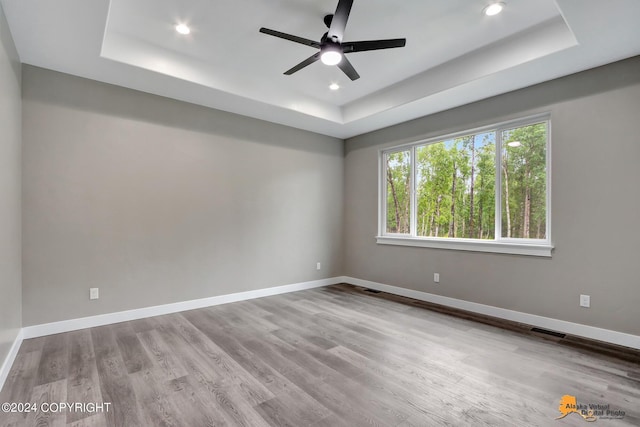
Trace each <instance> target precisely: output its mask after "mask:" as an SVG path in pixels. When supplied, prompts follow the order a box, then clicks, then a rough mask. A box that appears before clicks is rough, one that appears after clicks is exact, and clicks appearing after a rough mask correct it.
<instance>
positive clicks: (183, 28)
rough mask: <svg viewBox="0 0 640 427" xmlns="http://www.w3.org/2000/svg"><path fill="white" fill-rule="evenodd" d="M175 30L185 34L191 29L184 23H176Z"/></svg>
mask: <svg viewBox="0 0 640 427" xmlns="http://www.w3.org/2000/svg"><path fill="white" fill-rule="evenodd" d="M176 31H177V32H179V33H180V34H182V35H185V36H186V35H187V34H189V33H190V32H191V29H190V28H189V27H187V26H186V25H185V24H178V25H176Z"/></svg>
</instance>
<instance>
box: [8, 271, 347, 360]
mask: <svg viewBox="0 0 640 427" xmlns="http://www.w3.org/2000/svg"><path fill="white" fill-rule="evenodd" d="M341 281H342V277H333V278H329V279H321V280H314V281H310V282H302V283H294V284H291V285H284V286H276V287H272V288H265V289H258V290H255V291H246V292H238V293H234V294H227V295H220V296H216V297H209V298H201V299H196V300H190V301H181V302H176V303H172V304H164V305H157V306H153V307H144V308H138V309H135V310H127V311H118V312H115V313H108V314H100V315H97V316H90V317H82V318H79V319H71V320H62V321H60V322H52V323H45V324H41V325H34V326H26V327H24V328H22V336H23V338H24V339H28V338H37V337H42V336H46V335H53V334H59V333H62V332H70V331H77V330H78V329H85V328H93V327H95V326H102V325H110V324H113V323H119V322H126V321H129V320H136V319H142V318H145V317H152V316H161V315H163V314H171V313H177V312H180V311H186V310H194V309H196V308H204V307H211V306H214V305H220V304H227V303H230V302H237V301H245V300H250V299H254V298H261V297H267V296H271V295H278V294H284V293H288V292H295V291H302V290H305V289H312V288H319V287H322V286H328V285H334V284H336V283H340V282H341ZM9 366H11V365H9Z"/></svg>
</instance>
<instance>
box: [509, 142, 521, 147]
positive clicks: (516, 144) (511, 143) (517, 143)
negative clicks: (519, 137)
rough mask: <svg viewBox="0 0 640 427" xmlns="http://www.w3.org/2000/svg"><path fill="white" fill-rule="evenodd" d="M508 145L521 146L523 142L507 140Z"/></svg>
mask: <svg viewBox="0 0 640 427" xmlns="http://www.w3.org/2000/svg"><path fill="white" fill-rule="evenodd" d="M507 145H508V146H509V147H520V146H521V145H522V143H520V141H511V142H507Z"/></svg>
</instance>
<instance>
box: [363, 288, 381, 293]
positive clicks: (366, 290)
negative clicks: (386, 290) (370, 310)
mask: <svg viewBox="0 0 640 427" xmlns="http://www.w3.org/2000/svg"><path fill="white" fill-rule="evenodd" d="M364 291H365V292H371V293H372V294H379V293H380V291H376V290H375V289H369V288H367V289H365V290H364Z"/></svg>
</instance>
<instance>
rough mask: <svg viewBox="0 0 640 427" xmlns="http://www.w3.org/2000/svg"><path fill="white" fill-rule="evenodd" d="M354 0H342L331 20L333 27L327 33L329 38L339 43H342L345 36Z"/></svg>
mask: <svg viewBox="0 0 640 427" xmlns="http://www.w3.org/2000/svg"><path fill="white" fill-rule="evenodd" d="M352 5H353V0H340V1H339V2H338V7H337V8H336V13H334V14H333V19H332V20H331V27H329V32H328V33H327V38H328V39H329V40H332V41H334V42H337V43H342V37H343V36H344V29H345V28H346V27H347V20H348V19H349V13H350V12H351V6H352Z"/></svg>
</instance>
